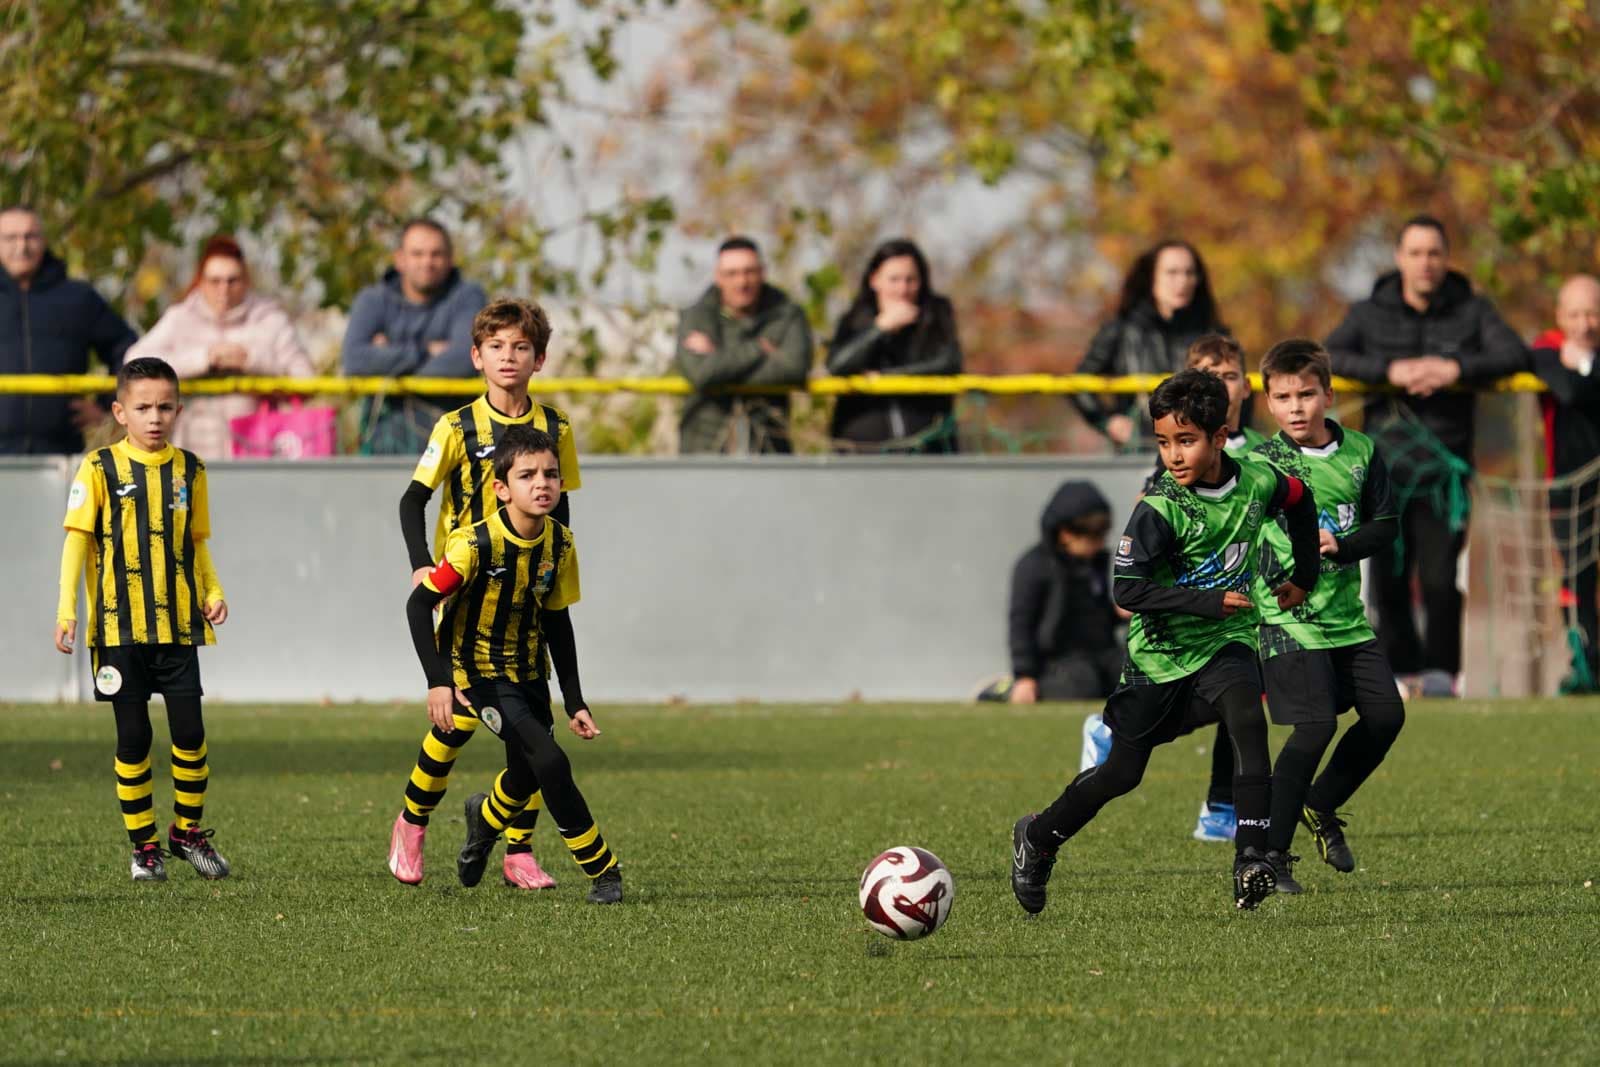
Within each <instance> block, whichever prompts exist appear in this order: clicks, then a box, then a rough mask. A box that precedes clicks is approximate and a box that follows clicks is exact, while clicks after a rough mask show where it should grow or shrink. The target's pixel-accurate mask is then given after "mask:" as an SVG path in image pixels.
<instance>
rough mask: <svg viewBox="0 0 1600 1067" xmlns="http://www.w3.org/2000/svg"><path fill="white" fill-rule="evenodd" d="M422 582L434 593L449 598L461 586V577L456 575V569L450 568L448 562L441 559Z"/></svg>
mask: <svg viewBox="0 0 1600 1067" xmlns="http://www.w3.org/2000/svg"><path fill="white" fill-rule="evenodd" d="M423 581H425V582H427V583H428V588H429V589H432V590H433V591H434V592H435V593H441V594H443V595H444V596H449V595H450V594H451V593H453V592H455V591H456V588H457V587H458V586H460V585H461V575H459V574H457V573H456V569H455V568H454V567H452V566H450V561H449V560H447V559H441V560H440V561H439V565H438V566H437V567H435V568H433V570H431V571H429V572H428V576H427V577H426V578H424V579H423Z"/></svg>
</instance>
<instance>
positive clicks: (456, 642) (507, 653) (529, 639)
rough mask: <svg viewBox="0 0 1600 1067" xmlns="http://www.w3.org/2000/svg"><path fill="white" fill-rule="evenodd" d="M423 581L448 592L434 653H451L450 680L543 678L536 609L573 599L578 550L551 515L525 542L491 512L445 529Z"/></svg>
mask: <svg viewBox="0 0 1600 1067" xmlns="http://www.w3.org/2000/svg"><path fill="white" fill-rule="evenodd" d="M424 581H425V583H426V584H427V586H428V588H430V589H432V590H433V591H434V592H436V593H442V594H445V595H446V596H449V597H450V600H448V601H447V602H446V604H445V607H444V613H443V615H441V616H440V619H439V630H438V633H439V650H440V651H441V652H443V653H446V654H447V655H448V656H449V658H450V665H451V669H452V671H453V673H454V675H455V684H456V685H458V686H460V687H461V688H463V689H466V688H470V687H471V686H473V685H476V684H478V683H479V682H484V681H511V682H531V681H535V680H538V679H541V678H544V677H546V675H545V656H544V640H543V635H542V633H541V631H540V627H539V618H540V614H541V613H542V612H544V611H559V610H561V609H562V608H565V607H568V606H570V605H572V604H575V603H577V602H578V597H579V583H578V550H577V548H576V546H574V544H573V542H572V531H570V530H568V529H567V528H566V527H565V526H562V525H561V524H560V523H559V522H556V521H555V520H554V519H551V518H546V519H545V521H544V527H543V529H542V530H540V532H539V535H538V536H537V537H535V538H533V539H532V540H529V539H527V538H523V537H519V536H517V534H516V532H515V531H514V530H512V529H511V526H510V523H509V521H508V520H507V518H506V515H505V512H504V511H495V512H492V513H490V515H489V517H488V518H487V519H485V520H484V521H482V522H480V523H477V524H476V525H473V526H460V527H457V528H456V529H454V530H452V531H451V532H450V534H449V536H448V537H446V539H445V549H444V555H443V558H442V559H441V560H440V561H439V563H438V565H437V566H436V567H434V569H433V570H432V571H431V572H429V574H428V576H427V578H425V579H424Z"/></svg>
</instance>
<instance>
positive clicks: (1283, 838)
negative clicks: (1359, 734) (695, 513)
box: [1267, 723, 1334, 852]
mask: <svg viewBox="0 0 1600 1067" xmlns="http://www.w3.org/2000/svg"><path fill="white" fill-rule="evenodd" d="M1333 731H1334V726H1333V724H1332V723H1302V724H1300V725H1298V726H1296V727H1295V728H1294V732H1293V733H1292V734H1290V735H1289V740H1288V741H1286V742H1284V745H1283V751H1282V752H1280V753H1278V762H1277V764H1276V766H1274V767H1273V769H1272V830H1271V832H1270V833H1268V834H1267V847H1268V848H1275V849H1278V850H1279V851H1283V852H1286V851H1288V849H1289V846H1290V844H1292V843H1293V842H1294V829H1295V826H1296V824H1297V823H1298V821H1299V819H1300V808H1301V807H1302V806H1303V805H1304V804H1305V801H1306V795H1307V794H1308V793H1309V792H1310V791H1311V779H1312V777H1313V776H1314V775H1315V774H1316V773H1317V765H1318V764H1319V763H1321V762H1322V754H1323V753H1324V752H1326V751H1327V749H1328V743H1329V742H1330V741H1332V740H1333Z"/></svg>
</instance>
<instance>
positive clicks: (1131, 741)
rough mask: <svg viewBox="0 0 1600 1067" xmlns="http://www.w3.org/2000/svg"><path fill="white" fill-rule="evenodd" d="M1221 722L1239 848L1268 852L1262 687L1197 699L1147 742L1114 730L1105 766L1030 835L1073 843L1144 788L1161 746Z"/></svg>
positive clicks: (1244, 686)
mask: <svg viewBox="0 0 1600 1067" xmlns="http://www.w3.org/2000/svg"><path fill="white" fill-rule="evenodd" d="M1218 718H1220V719H1221V721H1223V722H1224V723H1226V724H1227V726H1228V737H1229V739H1230V741H1231V742H1232V744H1231V748H1232V756H1233V761H1234V777H1233V795H1234V802H1235V804H1236V806H1237V810H1238V813H1239V829H1238V833H1237V836H1236V837H1235V838H1234V843H1235V845H1236V847H1238V848H1241V849H1243V848H1257V849H1262V848H1265V846H1266V830H1267V823H1268V818H1269V805H1270V803H1271V799H1270V798H1271V781H1272V779H1271V773H1272V768H1271V762H1270V759H1269V755H1268V752H1267V723H1266V719H1265V718H1264V717H1263V716H1262V714H1261V687H1260V683H1259V682H1255V683H1254V684H1248V683H1242V682H1241V683H1235V684H1232V685H1229V686H1228V687H1227V688H1225V689H1224V690H1223V691H1222V692H1221V693H1220V694H1218V695H1217V697H1216V698H1215V699H1214V700H1212V701H1206V700H1203V699H1201V698H1199V697H1196V698H1195V699H1194V703H1193V705H1192V706H1191V707H1190V708H1189V709H1187V710H1186V711H1185V712H1184V717H1183V719H1182V721H1181V722H1179V723H1175V724H1173V727H1172V728H1170V729H1163V730H1157V731H1155V732H1153V733H1151V734H1148V735H1146V736H1144V737H1139V738H1129V737H1127V736H1126V735H1124V734H1123V733H1122V732H1121V731H1119V730H1117V729H1116V728H1115V726H1113V729H1112V732H1111V751H1110V753H1109V754H1108V755H1107V756H1106V759H1105V762H1104V763H1102V764H1100V765H1099V766H1098V767H1091V768H1090V769H1088V770H1087V771H1084V772H1083V773H1082V774H1080V775H1078V777H1076V778H1074V779H1073V780H1072V782H1071V783H1070V784H1069V785H1068V786H1067V788H1066V790H1065V791H1063V792H1062V794H1061V795H1060V796H1059V797H1058V798H1056V801H1055V803H1053V804H1051V805H1050V806H1049V807H1048V808H1046V809H1045V810H1044V811H1042V812H1040V814H1039V817H1038V819H1037V820H1035V824H1036V826H1037V829H1036V830H1035V831H1033V833H1032V834H1031V835H1030V836H1032V838H1033V841H1034V843H1035V844H1037V845H1041V846H1044V847H1054V846H1055V845H1058V844H1059V843H1061V842H1063V841H1066V840H1068V839H1070V838H1071V837H1072V836H1073V835H1074V834H1076V833H1077V832H1078V831H1079V830H1081V829H1083V828H1084V827H1085V826H1086V825H1088V823H1089V821H1090V820H1091V819H1093V818H1094V817H1095V816H1096V815H1097V814H1099V812H1100V809H1101V808H1103V807H1105V806H1106V804H1108V803H1110V802H1111V801H1112V800H1114V799H1116V798H1117V797H1120V796H1122V795H1123V794H1125V793H1130V792H1132V791H1133V790H1134V788H1136V787H1137V786H1138V784H1139V783H1140V782H1141V781H1142V780H1143V779H1144V771H1145V768H1146V767H1147V766H1149V764H1150V755H1151V753H1152V752H1154V751H1155V749H1156V747H1157V746H1159V745H1163V744H1165V743H1167V742H1168V741H1172V740H1175V739H1176V738H1178V737H1180V736H1182V735H1183V734H1186V733H1189V732H1190V731H1192V730H1194V729H1195V728H1197V727H1198V726H1201V725H1205V724H1207V723H1210V722H1215V721H1217V719H1218Z"/></svg>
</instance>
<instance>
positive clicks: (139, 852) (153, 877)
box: [128, 841, 167, 882]
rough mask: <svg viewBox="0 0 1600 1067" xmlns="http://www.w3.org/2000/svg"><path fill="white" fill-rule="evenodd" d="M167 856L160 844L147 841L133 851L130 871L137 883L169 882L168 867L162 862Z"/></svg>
mask: <svg viewBox="0 0 1600 1067" xmlns="http://www.w3.org/2000/svg"><path fill="white" fill-rule="evenodd" d="M164 855H165V853H163V852H162V851H161V845H160V843H158V842H156V841H146V842H145V843H144V844H142V845H140V846H139V847H138V848H136V849H134V850H133V862H132V863H131V864H130V865H129V866H128V871H129V873H130V874H132V875H133V880H134V881H135V882H165V881H166V880H167V865H166V863H164V862H163V861H162V857H163V856H164Z"/></svg>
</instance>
